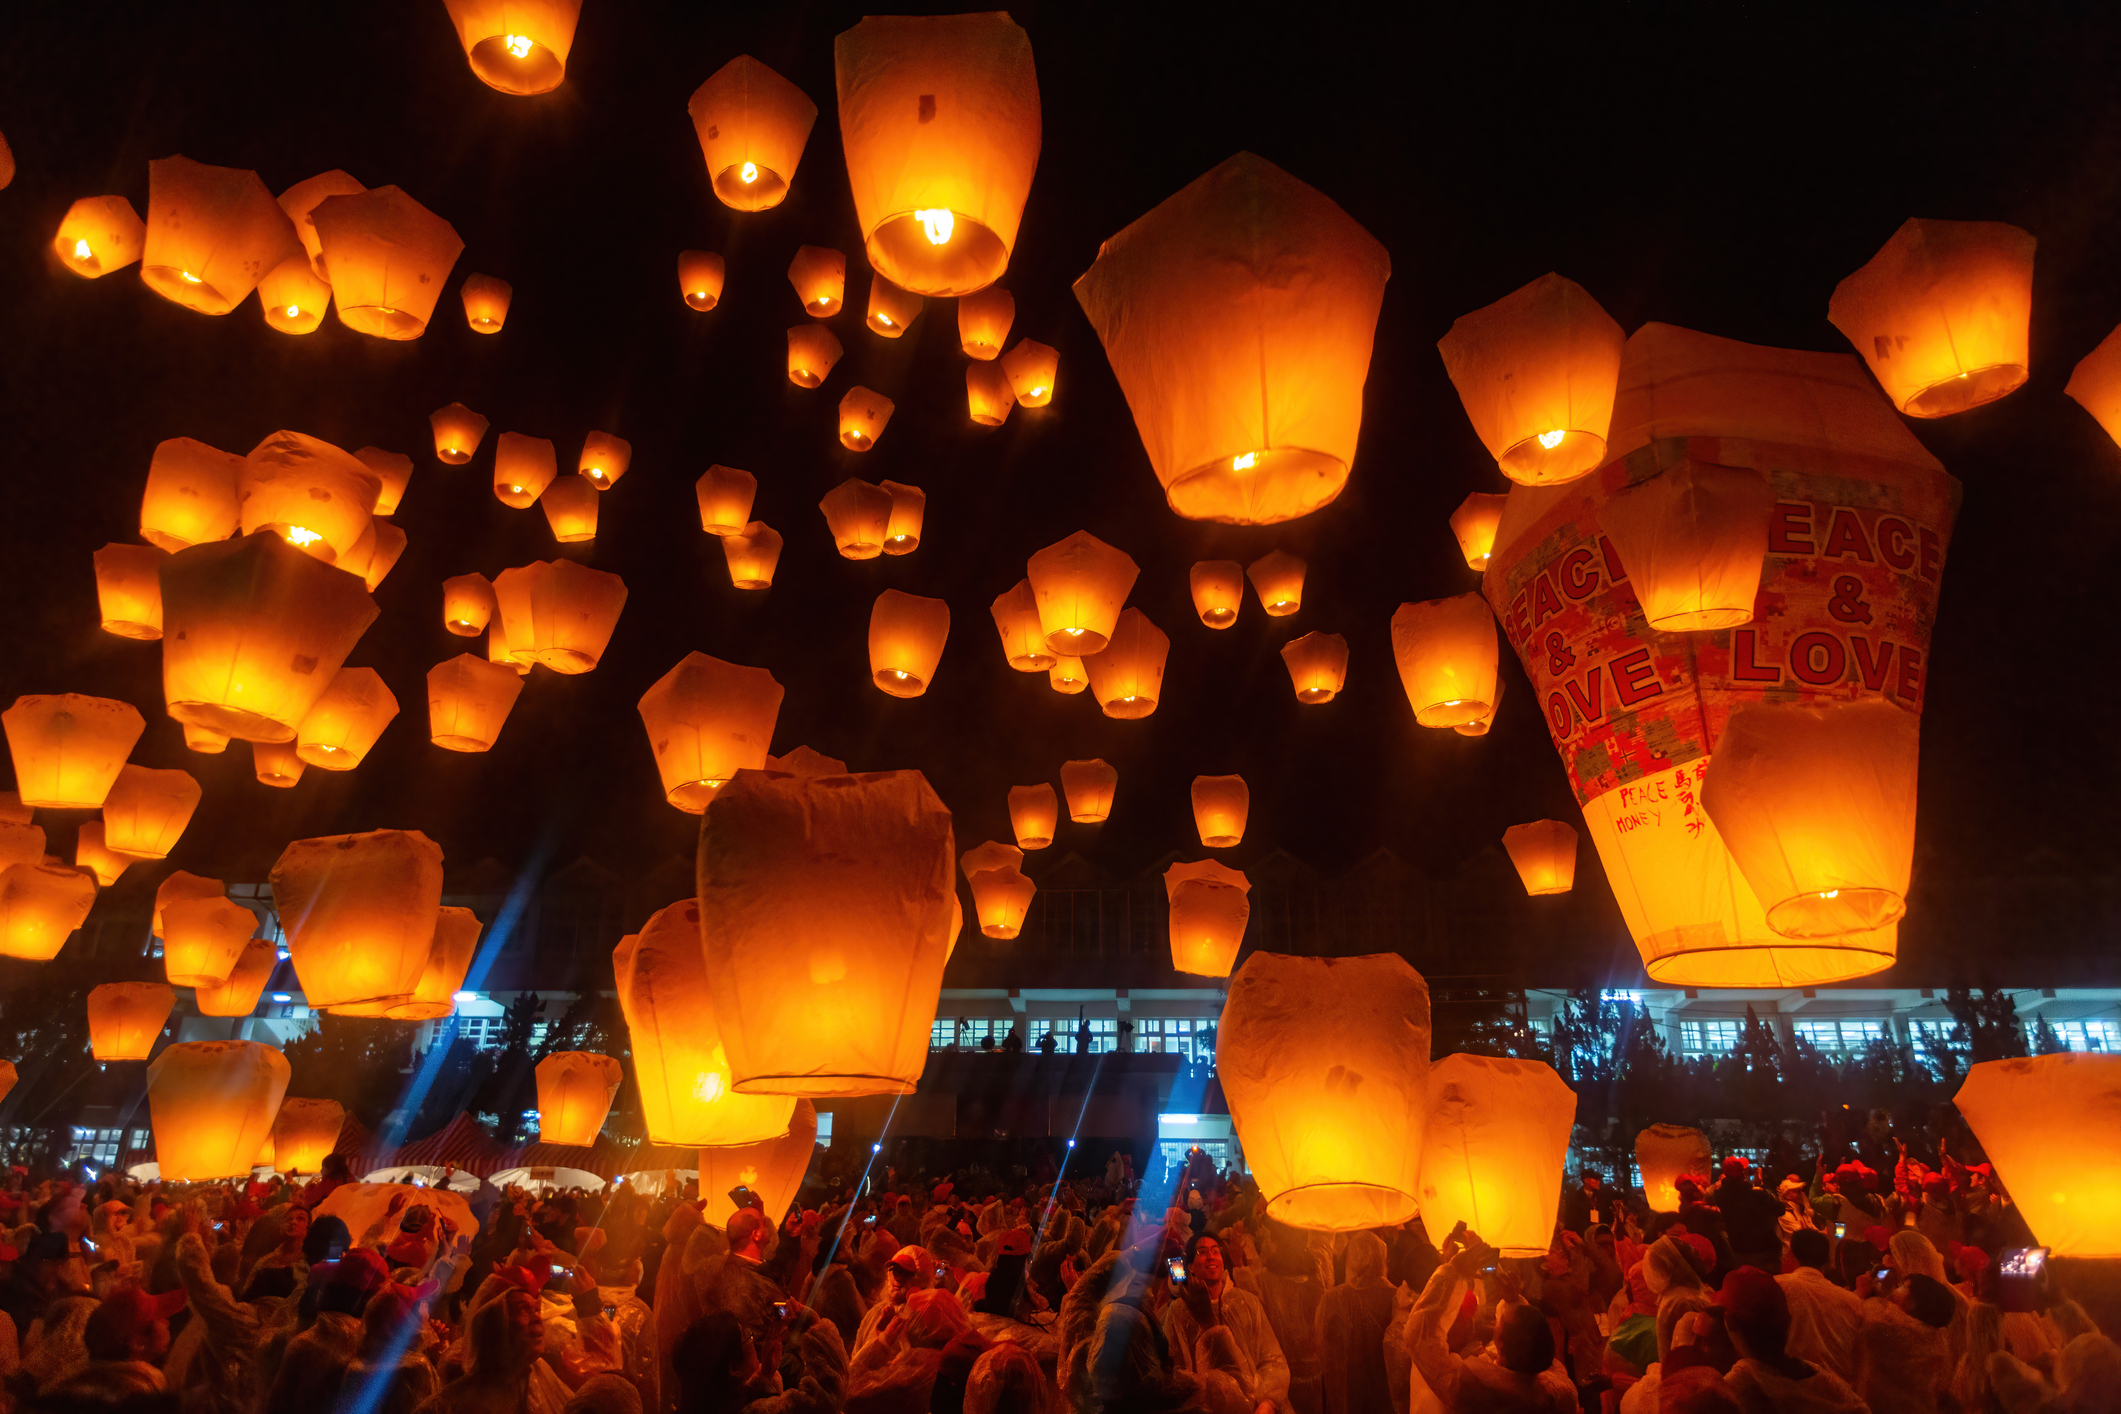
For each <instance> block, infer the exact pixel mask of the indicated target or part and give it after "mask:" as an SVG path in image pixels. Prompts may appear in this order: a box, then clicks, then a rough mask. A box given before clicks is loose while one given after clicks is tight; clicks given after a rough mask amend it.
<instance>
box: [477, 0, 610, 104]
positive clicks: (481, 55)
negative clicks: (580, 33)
mask: <svg viewBox="0 0 2121 1414" xmlns="http://www.w3.org/2000/svg"><path fill="white" fill-rule="evenodd" d="M443 5H444V7H445V8H446V9H447V10H448V11H449V18H450V20H451V22H452V23H454V24H455V25H456V27H457V42H458V43H460V44H462V45H463V46H464V57H465V58H467V59H469V60H470V61H471V71H472V72H473V73H475V74H477V75H478V76H479V78H480V80H481V81H482V82H483V83H485V85H486V86H487V87H488V88H493V89H499V90H500V91H501V92H502V93H512V94H518V95H527V94H535V93H550V92H552V91H553V90H554V89H556V88H558V87H559V86H560V82H561V80H563V79H565V78H566V77H567V51H568V50H570V49H572V48H573V47H574V27H575V24H576V22H577V21H579V20H580V19H581V17H582V0H443Z"/></svg>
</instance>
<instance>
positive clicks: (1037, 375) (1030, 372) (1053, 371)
mask: <svg viewBox="0 0 2121 1414" xmlns="http://www.w3.org/2000/svg"><path fill="white" fill-rule="evenodd" d="M1001 362H1002V376H1003V377H1005V378H1007V379H1008V380H1009V393H1010V395H1011V396H1012V397H1014V398H1015V399H1016V400H1017V401H1018V402H1019V403H1022V404H1023V405H1024V406H1025V407H1027V408H1042V407H1044V406H1045V405H1046V404H1047V403H1050V402H1052V401H1053V385H1054V382H1055V380H1056V379H1057V378H1058V377H1059V374H1060V354H1059V353H1058V352H1056V351H1055V350H1053V349H1051V348H1048V347H1047V346H1046V345H1044V344H1042V343H1039V342H1038V341H1037V340H1036V339H1019V340H1017V342H1016V347H1015V348H1013V349H1011V350H1009V352H1007V353H1005V354H1003V355H1002V360H1001Z"/></svg>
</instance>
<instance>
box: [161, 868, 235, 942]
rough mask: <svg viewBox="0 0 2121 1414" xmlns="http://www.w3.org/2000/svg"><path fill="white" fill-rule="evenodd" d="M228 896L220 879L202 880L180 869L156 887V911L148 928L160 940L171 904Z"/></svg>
mask: <svg viewBox="0 0 2121 1414" xmlns="http://www.w3.org/2000/svg"><path fill="white" fill-rule="evenodd" d="M227 896H228V886H227V885H226V884H224V883H222V882H221V881H220V880H219V879H207V878H202V877H200V876H199V875H197V874H193V873H189V872H187V871H186V870H183V869H179V870H177V871H176V872H175V873H173V874H171V875H170V876H169V877H168V878H166V879H164V880H163V881H162V882H161V884H159V885H158V886H157V887H156V889H155V910H154V912H153V913H152V914H150V915H149V916H148V927H149V929H150V930H151V931H152V932H153V933H154V935H155V936H156V937H158V938H159V937H161V936H162V930H163V925H164V922H165V915H166V914H167V912H168V910H169V907H170V905H171V904H174V903H182V902H183V901H185V900H187V899H217V898H226V897H227Z"/></svg>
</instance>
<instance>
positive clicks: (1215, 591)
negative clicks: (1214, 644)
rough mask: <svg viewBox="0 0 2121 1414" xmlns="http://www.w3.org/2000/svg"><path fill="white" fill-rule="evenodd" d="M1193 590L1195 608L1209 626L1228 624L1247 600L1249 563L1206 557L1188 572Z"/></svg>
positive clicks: (1218, 626)
mask: <svg viewBox="0 0 2121 1414" xmlns="http://www.w3.org/2000/svg"><path fill="white" fill-rule="evenodd" d="M1186 579H1187V583H1188V585H1189V586H1190V587H1191V588H1192V590H1193V611H1194V612H1195V613H1197V614H1199V615H1200V621H1201V622H1202V623H1204V624H1206V625H1207V626H1208V627H1209V628H1228V627H1229V626H1230V625H1232V624H1234V623H1236V622H1237V611H1238V610H1239V609H1240V608H1242V607H1243V606H1244V602H1245V567H1244V566H1243V565H1240V564H1239V563H1238V562H1237V561H1235V560H1202V561H1200V563H1198V564H1196V565H1194V566H1193V568H1192V569H1191V570H1190V571H1188V572H1187V576H1186Z"/></svg>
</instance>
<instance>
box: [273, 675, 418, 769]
mask: <svg viewBox="0 0 2121 1414" xmlns="http://www.w3.org/2000/svg"><path fill="white" fill-rule="evenodd" d="M397 715H398V699H397V698H396V697H394V696H393V695H392V694H391V691H390V689H389V688H387V687H385V686H384V685H383V679H382V677H381V676H380V675H379V674H378V673H377V672H376V670H375V669H374V668H341V669H339V671H338V673H337V674H336V675H335V676H334V677H333V678H332V680H331V686H330V687H327V688H326V689H324V695H323V696H322V697H320V698H318V699H317V705H316V706H314V707H312V708H310V709H309V713H308V715H307V716H305V717H303V718H302V726H301V729H300V730H299V731H298V732H297V733H296V736H295V755H297V756H299V757H301V758H302V759H303V760H304V761H307V762H308V763H309V764H310V765H312V766H321V767H323V768H324V769H325V770H327V771H351V770H352V769H353V768H354V767H356V766H358V765H360V764H361V762H362V761H363V760H364V759H365V758H366V757H367V755H368V753H369V750H370V748H372V747H373V746H374V745H375V744H376V739H377V738H378V737H380V736H382V735H383V729H384V728H385V727H387V726H389V725H390V723H391V719H392V718H394V717H396V716H397Z"/></svg>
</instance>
